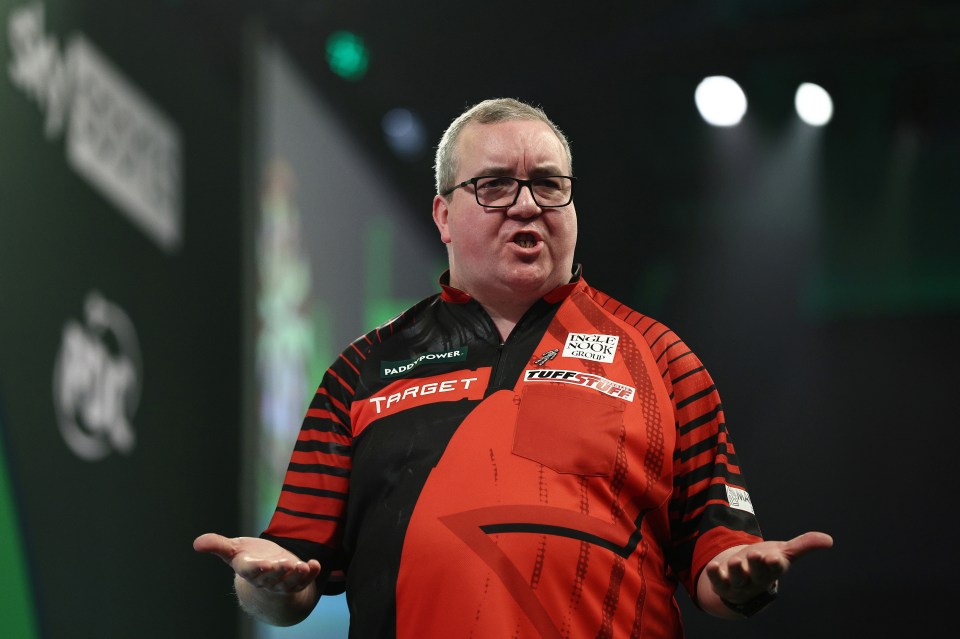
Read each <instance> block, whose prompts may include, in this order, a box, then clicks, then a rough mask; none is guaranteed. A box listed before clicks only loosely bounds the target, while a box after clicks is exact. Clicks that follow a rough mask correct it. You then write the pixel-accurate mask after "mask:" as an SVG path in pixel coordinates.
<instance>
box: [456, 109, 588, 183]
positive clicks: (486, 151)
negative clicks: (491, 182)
mask: <svg viewBox="0 0 960 639" xmlns="http://www.w3.org/2000/svg"><path fill="white" fill-rule="evenodd" d="M458 156H459V157H458V159H459V168H460V171H461V172H473V171H476V170H481V169H495V168H502V169H512V170H518V169H521V168H525V169H527V170H530V169H533V168H552V170H555V171H561V172H564V173H565V172H567V171H568V170H569V166H568V165H567V156H566V152H565V151H564V148H563V144H562V143H561V142H560V138H558V137H557V134H556V133H555V132H554V131H553V129H552V128H550V126H549V125H548V124H547V123H545V122H542V121H540V120H507V121H505V122H496V123H492V124H479V123H477V122H471V123H469V124H467V125H466V126H465V127H464V128H463V131H461V133H460V139H459V141H458Z"/></svg>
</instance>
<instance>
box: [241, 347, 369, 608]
mask: <svg viewBox="0 0 960 639" xmlns="http://www.w3.org/2000/svg"><path fill="white" fill-rule="evenodd" d="M359 341H360V340H358V342H359ZM364 357H365V354H364V351H363V344H358V343H357V342H354V343H353V344H351V345H350V346H349V347H347V349H346V350H345V351H344V352H343V353H341V355H340V357H338V358H337V360H336V361H335V362H334V363H333V364H332V365H331V366H330V368H328V369H327V371H326V373H325V374H324V376H323V380H322V381H321V383H320V386H319V387H318V388H317V392H316V393H315V394H314V396H313V400H312V401H311V403H310V407H309V408H308V409H307V413H306V415H305V416H304V419H303V424H302V426H301V427H300V432H299V435H298V436H297V441H296V444H295V446H294V449H293V454H292V455H291V457H290V464H289V465H288V466H287V472H286V475H285V477H284V480H283V487H282V488H281V491H280V497H279V499H278V501H277V507H276V510H275V511H274V513H273V517H272V519H271V520H270V525H269V526H268V527H267V529H266V530H264V531H263V532H262V533H261V535H260V536H261V537H262V538H264V539H269V540H270V541H273V542H275V543H277V544H279V545H280V546H283V547H284V548H286V549H287V550H289V551H291V552H292V553H294V554H295V555H297V556H298V557H300V558H301V559H303V560H309V559H316V560H318V561H319V562H320V565H321V577H320V579H321V581H322V582H323V583H324V589H323V594H328V595H329V594H338V593H340V592H343V589H344V587H343V581H344V580H343V575H344V573H343V571H344V560H343V556H342V552H341V549H340V541H341V538H342V531H343V524H344V512H345V509H346V503H347V495H348V494H349V489H350V470H351V466H352V440H353V437H352V426H351V422H350V403H351V401H352V398H353V396H354V389H355V388H356V386H357V383H358V380H359V376H360V368H361V364H362V361H363V359H364Z"/></svg>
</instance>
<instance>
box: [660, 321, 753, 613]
mask: <svg viewBox="0 0 960 639" xmlns="http://www.w3.org/2000/svg"><path fill="white" fill-rule="evenodd" d="M648 335H649V337H648V339H649V343H650V345H651V349H652V350H653V353H654V357H656V358H657V362H658V364H659V367H660V370H661V374H662V375H663V379H664V383H665V385H666V387H667V391H668V393H669V395H670V400H671V402H672V404H673V409H674V417H675V428H676V433H677V438H676V442H677V444H676V449H675V450H674V453H673V468H674V473H673V494H672V496H671V498H670V504H669V512H668V517H669V522H670V537H671V539H670V548H669V549H668V551H667V557H668V561H669V563H670V565H671V567H672V569H673V571H674V572H675V573H676V574H677V576H678V578H679V579H680V582H681V583H682V584H683V585H684V587H685V588H686V589H687V591H688V592H689V593H690V595H691V598H692V599H693V600H694V601H696V583H697V579H698V578H699V576H700V572H701V571H702V570H703V568H704V567H705V566H706V564H707V563H708V562H709V561H710V560H711V559H713V558H714V557H715V556H716V555H717V553H719V552H721V551H722V550H725V549H727V548H730V547H732V546H737V545H741V544H751V543H756V542H758V541H762V537H761V532H760V526H759V524H758V522H757V518H756V516H755V514H754V510H753V505H752V503H751V501H750V495H749V493H748V492H747V485H746V481H745V480H744V477H743V474H742V472H741V470H740V462H739V461H738V460H737V455H736V450H735V449H734V446H733V442H732V441H731V439H730V434H729V432H728V431H727V426H726V421H725V419H724V414H723V405H722V404H721V402H720V395H719V393H718V392H717V388H716V385H715V384H714V382H713V379H711V377H710V374H709V373H708V372H707V370H706V368H705V367H704V365H703V363H702V362H701V361H700V359H699V358H698V357H697V356H696V354H694V353H693V352H692V351H691V350H690V349H689V348H688V347H687V345H686V344H685V343H684V342H683V341H682V340H681V339H680V338H679V337H678V336H677V335H676V334H675V333H674V332H673V331H671V330H670V329H668V328H666V327H665V326H663V325H658V326H656V327H655V328H654V330H653V331H651V332H649V333H648Z"/></svg>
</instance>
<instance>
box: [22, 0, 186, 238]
mask: <svg viewBox="0 0 960 639" xmlns="http://www.w3.org/2000/svg"><path fill="white" fill-rule="evenodd" d="M7 35H8V37H9V40H10V49H11V54H12V55H11V59H10V63H9V65H8V67H7V75H8V76H9V78H10V81H11V82H12V83H13V85H14V86H16V87H17V88H19V89H20V90H21V91H23V92H24V93H25V94H26V95H27V97H28V98H30V99H31V100H32V101H34V102H36V104H37V106H38V107H40V110H41V111H42V112H43V114H44V116H45V124H44V133H45V134H46V137H47V139H48V140H53V139H55V138H57V137H59V136H60V135H61V134H63V133H64V131H65V130H66V131H65V132H66V143H67V144H66V147H67V148H66V152H67V161H68V163H69V165H70V166H71V168H73V170H74V171H76V172H77V173H78V174H79V175H80V176H81V177H82V178H84V179H85V180H86V181H87V182H88V183H89V184H90V185H91V186H93V187H94V188H95V189H96V190H98V191H99V192H100V193H101V194H102V195H103V196H104V197H106V198H107V199H108V200H109V201H110V202H111V203H113V204H114V205H115V206H116V207H117V208H118V209H119V210H120V211H121V212H122V213H123V214H124V215H126V216H127V217H128V218H129V219H130V220H131V221H132V222H133V223H134V224H136V225H137V226H138V227H139V228H140V229H141V230H142V231H143V232H144V233H146V234H147V235H148V236H149V237H150V238H151V239H153V240H154V241H155V242H157V244H159V245H160V246H161V247H162V248H163V249H164V250H167V251H173V250H175V249H177V248H178V247H179V245H180V244H181V241H182V226H183V224H182V219H183V212H182V199H183V195H182V184H181V183H182V178H181V175H182V165H183V154H182V150H181V144H180V133H179V131H178V130H177V127H176V126H175V125H174V124H173V122H172V121H171V120H170V119H169V118H168V117H167V116H166V115H164V114H163V113H162V112H161V111H160V110H159V109H158V108H157V107H156V106H154V105H153V103H152V102H151V101H150V100H149V99H148V98H147V97H146V96H145V95H144V94H143V92H142V91H140V89H138V88H137V87H136V86H135V85H134V84H133V83H132V82H130V81H129V80H128V79H127V78H126V77H125V76H124V75H123V74H122V73H121V72H120V71H119V70H118V69H117V67H116V66H114V64H113V63H112V62H110V61H109V60H108V59H107V57H106V56H104V55H103V54H102V53H101V52H100V51H99V50H98V49H97V48H96V47H95V46H93V43H92V42H90V41H89V40H88V39H87V38H85V37H84V36H83V35H82V34H79V33H77V34H73V35H71V36H70V37H69V38H68V39H67V42H66V45H65V46H64V47H63V50H61V47H60V45H59V44H58V42H57V39H56V38H55V37H53V36H50V35H48V34H46V33H45V25H44V5H43V3H42V2H32V3H30V4H25V5H22V6H20V7H17V8H16V9H13V10H12V11H11V12H10V14H9V18H8V20H7Z"/></svg>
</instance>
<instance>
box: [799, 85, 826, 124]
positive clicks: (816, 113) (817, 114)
mask: <svg viewBox="0 0 960 639" xmlns="http://www.w3.org/2000/svg"><path fill="white" fill-rule="evenodd" d="M793 102H794V104H795V105H796V107H797V115H799V116H800V119H801V120H803V121H804V122H806V123H807V124H809V125H810V126H823V125H825V124H826V123H827V122H829V121H830V118H832V117H833V100H831V99H830V94H829V93H827V91H826V90H825V89H824V88H823V87H821V86H819V85H816V84H812V83H810V82H804V83H803V84H801V85H800V87H799V88H798V89H797V96H796V98H794V101H793Z"/></svg>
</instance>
